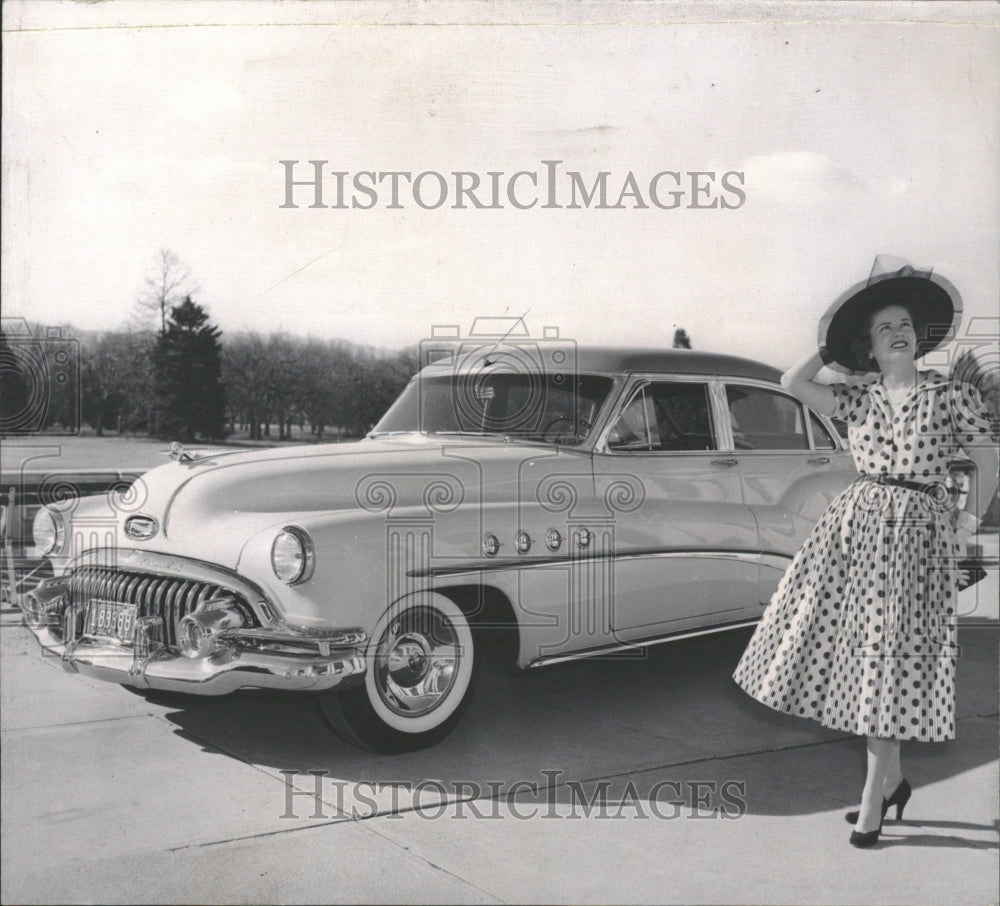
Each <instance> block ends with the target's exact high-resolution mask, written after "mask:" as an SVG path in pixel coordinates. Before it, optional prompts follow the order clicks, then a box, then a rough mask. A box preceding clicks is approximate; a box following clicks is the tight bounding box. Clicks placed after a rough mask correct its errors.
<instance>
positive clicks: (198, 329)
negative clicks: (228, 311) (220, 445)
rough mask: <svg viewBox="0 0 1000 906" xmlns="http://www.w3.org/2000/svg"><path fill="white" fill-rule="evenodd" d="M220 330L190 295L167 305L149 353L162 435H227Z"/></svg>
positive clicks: (188, 438) (184, 438)
mask: <svg viewBox="0 0 1000 906" xmlns="http://www.w3.org/2000/svg"><path fill="white" fill-rule="evenodd" d="M221 334H222V331H221V330H219V328H217V327H214V326H212V325H211V324H210V323H209V321H208V313H207V312H206V311H205V309H204V308H202V307H201V306H200V305H198V304H196V303H195V302H192V301H191V297H190V296H187V297H186V298H185V299H184V301H183V302H182V303H181V304H180V305H175V306H173V307H172V308H171V310H170V317H169V318H168V320H167V325H166V330H164V331H163V332H162V333H161V334H160V335H159V337H158V338H157V341H156V349H155V350H154V353H153V365H154V374H155V384H156V397H157V402H158V406H159V410H160V412H159V415H160V418H159V423H158V431H157V433H158V435H159V436H160V437H162V438H164V439H166V440H182V441H188V442H190V441H193V440H194V439H195V437H196V436H197V435H201V436H203V437H207V438H222V437H224V436H225V419H226V415H225V413H226V403H225V393H224V391H223V387H222V344H221V342H220V341H219V337H220V336H221Z"/></svg>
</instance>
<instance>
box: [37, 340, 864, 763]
mask: <svg viewBox="0 0 1000 906" xmlns="http://www.w3.org/2000/svg"><path fill="white" fill-rule="evenodd" d="M439 353H440V355H441V357H440V358H439V359H438V360H436V361H434V362H432V363H430V364H428V365H426V367H424V368H422V370H421V371H420V372H419V374H418V375H417V376H416V377H414V378H413V380H412V381H411V382H410V384H409V385H408V386H407V388H406V389H405V390H404V391H403V393H402V395H401V396H400V397H399V399H398V400H397V401H396V403H395V404H394V405H393V406H392V407H391V408H390V410H389V411H388V412H387V413H386V415H385V416H384V417H383V418H382V420H381V421H380V422H379V423H378V425H376V426H375V428H374V430H373V431H372V432H371V434H370V435H369V436H368V437H367V438H365V439H363V440H360V441H357V442H354V443H343V444H330V445H322V446H302V447H292V448H286V449H281V450H268V451H263V452H225V451H219V450H204V451H186V450H184V449H183V448H181V447H180V446H178V445H172V451H171V459H172V461H171V462H168V463H166V464H164V465H162V466H160V467H159V468H156V469H154V470H152V471H150V472H148V473H146V474H145V475H144V476H142V478H140V479H139V480H138V481H137V482H135V484H133V485H132V486H131V487H130V488H129V490H128V491H127V492H125V493H119V494H112V495H108V496H104V497H92V498H84V499H81V500H79V501H77V502H76V506H75V508H70V507H66V506H64V507H61V508H60V507H50V508H47V509H44V510H42V511H40V512H39V515H38V517H37V518H36V519H35V525H34V540H35V545H36V547H37V548H38V549H39V551H40V552H42V553H44V554H45V555H46V556H48V557H49V558H50V560H51V563H52V568H53V577H52V578H51V579H48V580H46V581H45V582H43V583H42V584H41V585H40V586H39V587H38V588H37V589H35V590H34V591H33V592H32V593H31V594H29V595H27V596H26V598H25V600H24V602H23V609H24V613H25V619H26V621H27V623H28V625H29V626H30V627H31V628H32V630H33V631H34V633H35V634H36V636H37V637H38V639H39V641H40V642H41V644H42V645H43V646H44V648H46V649H48V650H49V651H51V652H54V653H55V654H57V655H59V656H60V657H61V658H62V661H63V664H64V665H65V667H66V668H67V669H68V670H71V671H79V672H80V673H83V674H86V675H89V676H93V677H98V678H100V679H106V680H111V681H113V682H117V683H122V684H125V685H128V686H131V687H135V688H137V689H140V690H142V689H153V690H171V691H180V692H188V693H194V694H198V695H220V694H225V693H228V692H231V691H233V690H236V689H240V688H244V687H258V688H259V687H263V688H269V689H286V690H289V691H292V690H296V691H298V690H308V691H312V692H314V693H316V695H317V699H318V701H319V703H320V705H321V708H322V711H323V713H324V715H325V716H326V718H327V720H328V721H329V723H330V725H331V726H332V727H333V729H334V730H335V731H336V732H337V733H338V734H339V735H340V736H342V737H343V738H344V739H346V740H348V741H349V742H351V743H354V744H355V745H361V746H364V747H367V748H370V749H374V750H376V751H383V752H399V751H406V750H410V749H415V748H420V747H423V746H427V745H430V744H433V743H435V742H437V741H438V740H440V739H441V738H443V737H444V736H445V734H447V733H448V732H449V731H450V730H451V729H452V728H453V727H454V726H455V724H456V723H457V721H458V720H459V718H460V716H461V713H462V711H463V709H464V707H465V706H466V704H467V703H468V701H469V699H470V696H471V693H472V690H473V687H474V684H475V680H476V675H477V672H478V669H479V667H480V665H481V662H482V660H483V658H484V655H485V653H486V652H487V651H489V652H490V656H491V657H493V656H495V655H496V654H497V652H498V651H499V652H500V653H501V654H503V653H506V654H507V655H508V656H509V658H510V661H511V663H512V664H513V665H514V666H516V667H519V668H534V667H541V666H544V665H547V664H555V663H558V662H560V661H565V660H568V659H571V658H578V657H582V656H586V655H595V654H601V653H608V652H612V651H616V650H620V649H624V648H634V647H636V646H639V645H644V644H651V643H655V642H661V641H667V640H671V639H677V638H682V637H685V636H690V635H693V634H698V633H704V632H715V631H719V630H722V629H729V628H734V627H739V626H746V625H748V624H751V623H753V622H755V621H756V620H757V619H758V618H759V617H760V614H761V612H762V608H763V604H764V603H766V602H767V601H768V599H769V598H770V596H771V594H772V593H773V591H774V590H775V588H776V587H777V583H778V581H779V579H780V578H781V575H782V573H783V571H784V569H785V567H786V565H787V564H788V562H789V561H790V558H791V557H792V555H793V554H794V552H795V551H796V549H797V547H798V545H799V544H800V543H801V541H802V539H803V538H804V537H805V535H806V533H807V532H808V531H809V529H810V528H811V527H812V525H813V524H814V523H815V521H816V520H817V519H818V518H819V516H820V515H821V513H822V512H823V510H824V509H825V508H826V506H827V504H828V503H829V502H830V501H831V500H832V499H833V497H834V496H835V495H836V494H838V493H839V492H840V491H841V490H842V489H843V488H844V487H845V486H846V485H847V484H848V483H849V482H850V481H851V480H852V479H853V478H854V477H855V475H856V472H855V469H854V466H853V464H852V462H851V459H850V455H849V453H848V452H846V450H845V448H844V446H843V444H842V442H841V441H840V439H839V437H838V434H837V432H836V431H835V430H834V428H833V426H832V425H831V423H830V422H829V421H828V420H827V419H826V418H822V417H819V416H817V415H816V414H814V413H811V412H810V411H809V410H808V409H806V408H805V407H803V406H802V404H801V403H799V402H798V401H797V400H795V399H794V398H793V397H791V396H789V395H788V394H787V393H786V392H784V391H783V390H782V389H781V387H780V385H779V384H778V381H777V378H778V372H776V371H775V370H774V369H772V368H770V367H767V366H765V365H762V364H758V363H755V362H751V361H747V360H744V359H738V358H733V357H728V356H720V355H710V354H706V353H701V352H692V351H689V350H671V351H667V352H648V351H647V352H644V351H636V350H631V351H623V350H615V349H582V348H579V349H578V348H577V347H576V346H575V345H573V344H571V343H563V342H560V341H559V340H552V341H548V340H546V341H539V342H537V343H532V344H527V343H510V342H494V343H492V344H491V343H489V342H478V343H469V344H462V343H457V344H454V345H453V346H451V347H450V348H446V349H443V350H439Z"/></svg>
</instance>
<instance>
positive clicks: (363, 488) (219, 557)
mask: <svg viewBox="0 0 1000 906" xmlns="http://www.w3.org/2000/svg"><path fill="white" fill-rule="evenodd" d="M580 455H581V454H580V453H579V452H576V451H567V450H565V449H561V448H558V447H553V446H551V445H547V444H544V445H542V444H523V443H518V444H515V443H506V442H504V440H503V439H494V438H483V437H454V436H449V437H443V436H441V435H437V436H435V435H417V434H406V435H393V436H387V437H382V438H370V439H366V440H361V441H357V442H352V443H341V444H324V445H319V446H314V445H309V446H301V447H287V448H283V449H280V450H273V449H272V450H265V451H253V452H246V453H222V454H216V455H209V456H206V457H203V458H200V459H195V460H194V461H191V462H170V463H168V464H165V465H162V466H159V467H158V468H156V469H153V470H151V471H149V472H147V473H146V474H145V475H143V476H142V477H141V478H140V479H139V480H138V481H137V482H136V484H135V485H134V486H133V488H132V489H130V493H129V495H128V496H129V500H130V503H129V506H128V511H127V512H126V513H124V514H123V516H124V517H125V518H122V519H121V520H120V522H121V525H120V526H119V543H120V545H121V546H124V547H141V548H143V549H146V550H155V551H161V552H164V553H175V554H180V555H184V556H191V557H195V558H198V559H203V560H209V561H211V562H215V563H219V564H220V565H224V566H227V567H229V568H232V569H235V568H236V567H237V565H238V563H239V557H240V551H241V550H242V547H243V545H244V544H245V543H246V542H247V540H248V539H249V538H250V537H251V536H252V535H254V534H256V533H257V532H258V531H262V530H264V529H266V528H268V527H270V526H277V525H279V524H281V523H283V522H286V521H291V520H295V521H305V520H308V519H309V518H311V517H313V516H319V515H321V514H323V515H327V514H334V513H338V512H339V513H343V514H346V515H351V514H355V515H356V514H361V513H363V512H364V511H368V512H370V513H378V514H381V515H382V516H383V517H384V516H386V515H389V514H390V512H391V514H392V515H394V516H400V515H405V513H406V511H407V509H420V508H424V509H426V508H427V507H432V508H434V507H437V508H438V510H437V511H438V512H446V511H448V510H449V509H451V508H453V507H454V506H457V505H458V504H459V503H462V502H463V501H466V502H473V501H478V502H479V503H482V504H486V503H488V502H489V501H490V500H491V499H496V500H504V499H506V500H511V499H515V497H514V496H512V495H515V494H516V491H517V483H518V482H519V481H520V480H522V479H523V468H522V467H523V465H524V464H525V463H528V462H531V461H532V460H536V459H543V458H549V457H553V456H564V457H565V456H572V457H574V458H578V457H579V456H580ZM132 515H142V516H151V517H152V518H153V519H155V520H156V521H157V523H158V526H159V531H158V534H157V535H156V536H154V537H153V538H151V539H150V540H149V541H146V542H136V541H134V540H132V539H130V538H128V537H127V536H125V534H124V532H123V531H122V529H123V527H124V525H125V523H126V521H127V517H128V516H132Z"/></svg>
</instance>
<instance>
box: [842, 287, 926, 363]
mask: <svg viewBox="0 0 1000 906" xmlns="http://www.w3.org/2000/svg"><path fill="white" fill-rule="evenodd" d="M896 307H898V308H905V309H906V310H907V311H908V312H909V313H910V320H911V321H912V322H913V329H914V330H915V331H916V334H917V340H918V342H919V340H920V338H921V337H922V336H923V333H922V327H923V322H922V321H921V320H920V319H919V318H918V317H917V313H916V310H915V307H914V306H913V305H911V304H910V303H909V302H906V301H905V300H904V301H902V302H889V303H887V304H886V305H880V306H879V307H878V308H873V309H872V310H871V311H870V312H868V315H867V316H866V317H864V318H862V319H861V321H860V322H859V324H858V329H857V331H856V332H855V334H854V336H853V337H851V352H853V353H854V357H855V358H856V359H857V360H858V361H859V362H870V363H871V366H872V370H873V371H874V370H875V369H877V368H878V362H876V361H875V359H874V358H872V325H873V324H874V323H875V318H877V317H878V316H879V315H880V314H881V313H882V312H883V311H885V310H886V309H887V308H896Z"/></svg>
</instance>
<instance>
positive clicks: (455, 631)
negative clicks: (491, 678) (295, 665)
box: [318, 593, 479, 754]
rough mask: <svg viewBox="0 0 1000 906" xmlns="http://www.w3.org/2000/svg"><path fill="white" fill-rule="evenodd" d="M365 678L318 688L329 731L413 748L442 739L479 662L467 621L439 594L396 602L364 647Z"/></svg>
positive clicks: (384, 749)
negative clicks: (338, 688)
mask: <svg viewBox="0 0 1000 906" xmlns="http://www.w3.org/2000/svg"><path fill="white" fill-rule="evenodd" d="M366 660H367V671H366V673H365V681H364V683H363V684H361V685H358V686H356V687H354V688H352V689H348V690H345V691H342V692H324V693H320V695H319V696H318V698H319V703H320V709H321V711H322V714H323V716H324V718H325V719H326V721H327V723H329V725H330V726H331V727H332V728H333V730H334V732H335V733H336V734H337V735H338V736H340V737H341V738H342V739H343V740H345V741H346V742H349V743H351V744H352V745H355V746H360V747H361V748H364V749H369V750H371V751H373V752H381V753H384V754H398V753H401V752H412V751H414V750H416V749H423V748H426V747H427V746H431V745H434V744H435V743H437V742H440V741H441V740H442V739H444V737H445V736H447V735H448V734H449V733H450V732H451V731H452V730H453V729H454V728H455V725H456V724H457V723H458V721H459V719H460V718H461V716H462V712H463V711H464V710H465V708H466V706H467V705H468V703H469V699H470V698H471V697H472V690H473V687H474V686H475V680H476V675H477V673H478V669H479V664H478V661H477V658H476V651H475V645H474V643H473V638H472V631H471V629H470V628H469V621H468V620H467V619H466V616H465V614H464V613H462V611H461V609H459V607H458V606H457V605H456V604H455V603H454V602H453V601H451V600H449V599H448V598H446V597H444V596H443V595H438V594H433V593H428V594H423V595H416V596H413V597H412V598H406V599H403V600H402V601H400V602H399V603H397V604H395V605H393V606H392V607H391V608H390V609H389V610H388V611H387V612H386V613H385V615H383V617H382V618H381V619H380V620H379V622H378V624H377V625H376V627H375V630H374V632H373V633H372V636H371V640H370V642H369V644H368V650H367V652H366Z"/></svg>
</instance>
